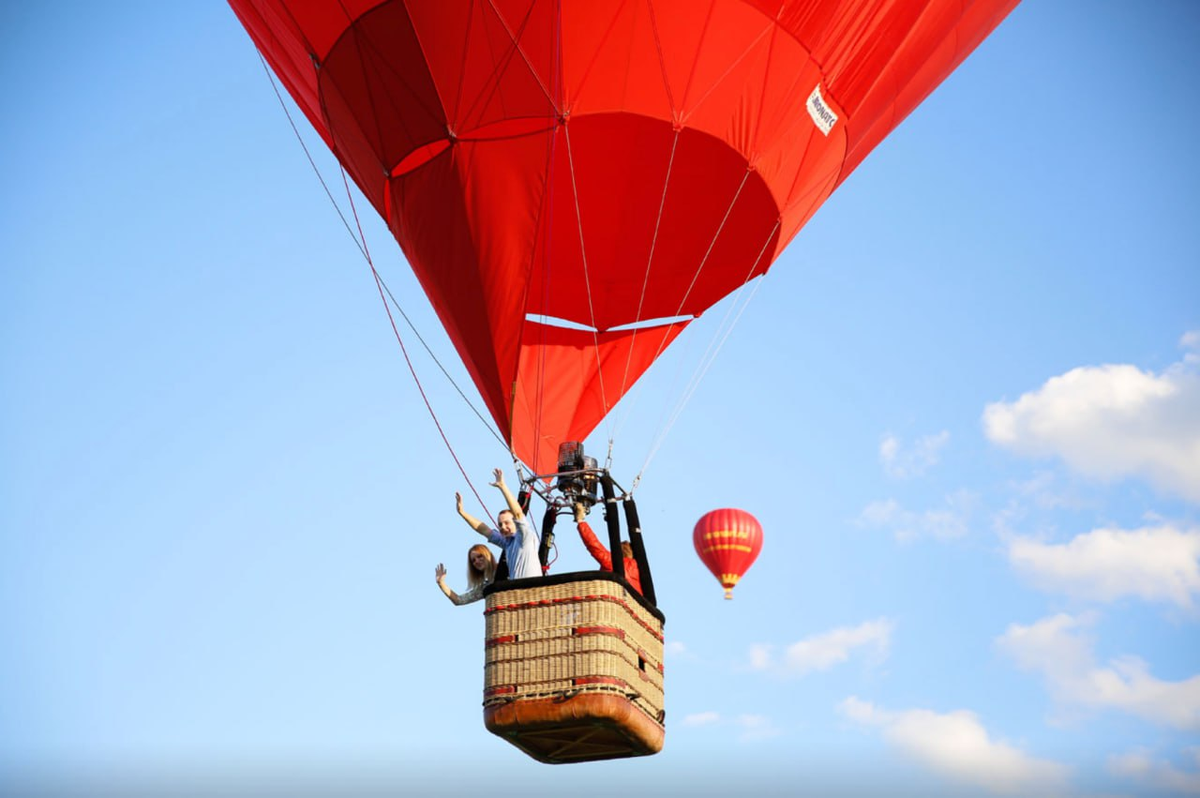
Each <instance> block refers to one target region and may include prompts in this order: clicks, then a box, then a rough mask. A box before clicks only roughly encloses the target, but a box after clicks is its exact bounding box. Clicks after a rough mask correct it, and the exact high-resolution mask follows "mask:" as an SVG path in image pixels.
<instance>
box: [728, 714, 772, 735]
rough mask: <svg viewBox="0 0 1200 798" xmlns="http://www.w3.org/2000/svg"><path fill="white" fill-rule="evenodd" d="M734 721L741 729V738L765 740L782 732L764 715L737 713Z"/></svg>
mask: <svg viewBox="0 0 1200 798" xmlns="http://www.w3.org/2000/svg"><path fill="white" fill-rule="evenodd" d="M736 723H737V725H738V726H739V727H740V728H741V730H742V732H741V735H740V738H741V739H742V740H765V739H767V738H769V737H778V736H779V735H781V734H783V730H782V729H780V728H778V727H777V726H776V725H775V724H774V723H773V722H772V721H771V719H770V718H768V717H767V716H766V715H749V714H747V715H738V717H737V721H736Z"/></svg>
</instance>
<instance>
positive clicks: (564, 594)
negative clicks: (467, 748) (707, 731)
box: [483, 571, 665, 764]
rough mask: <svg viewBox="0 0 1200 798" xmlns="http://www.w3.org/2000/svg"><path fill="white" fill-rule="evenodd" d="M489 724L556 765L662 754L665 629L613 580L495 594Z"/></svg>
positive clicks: (592, 578) (568, 581)
mask: <svg viewBox="0 0 1200 798" xmlns="http://www.w3.org/2000/svg"><path fill="white" fill-rule="evenodd" d="M485 593H486V595H487V609H486V610H485V612H484V615H485V618H486V621H487V632H486V640H485V643H484V654H485V658H484V686H483V720H484V724H485V725H486V726H487V729H488V731H490V732H492V733H493V734H495V735H497V736H498V737H503V738H504V739H505V740H507V741H508V742H510V743H512V744H513V745H515V746H516V747H517V748H520V749H521V750H522V751H524V752H525V753H527V754H529V755H530V756H531V757H533V758H534V759H537V760H538V761H541V762H547V763H550V764H562V763H568V762H587V761H591V760H596V759H616V758H620V757H631V756H646V755H649V754H654V753H657V752H658V751H660V750H662V745H663V737H664V734H665V729H664V726H663V718H664V711H663V663H662V657H663V631H662V630H663V622H664V620H665V619H664V617H663V615H662V613H661V612H660V611H659V610H658V609H657V608H654V607H652V606H651V605H650V604H649V603H648V602H646V601H645V600H644V599H643V598H642V597H641V596H639V595H638V594H637V593H636V592H635V591H634V590H632V589H631V588H629V587H628V586H627V585H626V583H625V582H624V581H623V580H621V579H619V578H618V577H616V576H614V575H613V574H611V573H606V572H595V571H592V572H585V573H568V574H557V575H555V576H550V577H543V578H539V579H518V580H513V581H510V582H497V583H496V584H494V585H492V586H490V587H489V588H488V590H487V591H485Z"/></svg>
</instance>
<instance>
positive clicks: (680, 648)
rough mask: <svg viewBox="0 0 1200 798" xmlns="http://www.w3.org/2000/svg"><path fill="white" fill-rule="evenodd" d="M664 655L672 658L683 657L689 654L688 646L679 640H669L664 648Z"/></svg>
mask: <svg viewBox="0 0 1200 798" xmlns="http://www.w3.org/2000/svg"><path fill="white" fill-rule="evenodd" d="M663 653H664V654H667V655H668V656H672V657H681V656H683V655H684V654H687V653H688V650H687V646H685V645H684V644H683V643H681V642H679V641H678V640H669V641H667V643H666V645H664V646H663Z"/></svg>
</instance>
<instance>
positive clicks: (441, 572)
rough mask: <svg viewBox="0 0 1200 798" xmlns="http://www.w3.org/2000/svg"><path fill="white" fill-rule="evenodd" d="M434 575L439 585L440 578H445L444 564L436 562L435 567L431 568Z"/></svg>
mask: <svg viewBox="0 0 1200 798" xmlns="http://www.w3.org/2000/svg"><path fill="white" fill-rule="evenodd" d="M433 573H434V576H436V577H437V583H438V584H439V585H440V584H441V583H442V580H443V579H445V578H446V566H444V565H442V564H441V563H438V564H437V568H434V569H433Z"/></svg>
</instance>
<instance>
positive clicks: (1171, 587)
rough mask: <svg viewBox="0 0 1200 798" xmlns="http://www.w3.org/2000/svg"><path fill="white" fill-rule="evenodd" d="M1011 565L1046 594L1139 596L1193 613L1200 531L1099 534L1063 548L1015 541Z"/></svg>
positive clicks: (1199, 583) (1199, 582) (1199, 584)
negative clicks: (1177, 606)
mask: <svg viewBox="0 0 1200 798" xmlns="http://www.w3.org/2000/svg"><path fill="white" fill-rule="evenodd" d="M1008 559H1009V562H1011V563H1012V564H1013V566H1014V567H1015V568H1016V569H1017V570H1018V571H1019V572H1021V573H1023V574H1025V575H1026V576H1028V577H1029V578H1030V579H1032V580H1033V582H1034V583H1035V584H1037V585H1038V586H1039V587H1041V588H1042V589H1044V590H1052V591H1059V592H1062V593H1066V594H1068V595H1071V596H1076V597H1079V598H1086V599H1095V600H1099V601H1113V600H1115V599H1118V598H1121V597H1123V596H1136V597H1138V598H1141V599H1145V600H1146V601H1167V602H1172V603H1174V604H1178V605H1179V606H1181V607H1188V608H1190V607H1191V606H1192V598H1193V596H1194V595H1196V594H1200V529H1193V530H1187V531H1185V530H1182V529H1179V528H1177V527H1175V526H1173V525H1170V524H1162V525H1160V526H1153V527H1143V528H1141V529H1135V530H1128V531H1126V530H1120V529H1096V530H1093V531H1091V532H1087V533H1085V534H1082V535H1077V536H1076V537H1075V538H1073V539H1072V540H1071V541H1069V542H1067V543H1065V544H1058V545H1054V544H1048V543H1042V542H1040V541H1037V540H1033V539H1031V538H1026V537H1016V538H1013V539H1012V540H1011V541H1010V542H1009V545H1008Z"/></svg>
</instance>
